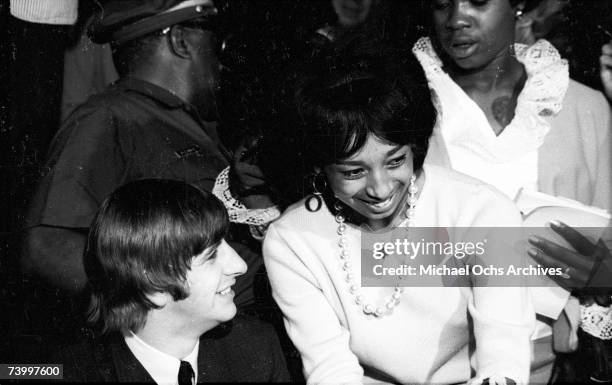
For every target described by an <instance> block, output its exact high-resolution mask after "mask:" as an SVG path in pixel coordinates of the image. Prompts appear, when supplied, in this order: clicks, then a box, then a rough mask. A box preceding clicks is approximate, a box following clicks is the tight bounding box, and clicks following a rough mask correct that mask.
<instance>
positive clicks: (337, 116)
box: [293, 37, 436, 186]
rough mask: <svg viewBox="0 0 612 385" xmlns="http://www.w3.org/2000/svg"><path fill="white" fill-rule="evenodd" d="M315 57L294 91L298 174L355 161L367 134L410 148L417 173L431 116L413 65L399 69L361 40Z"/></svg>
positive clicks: (424, 88) (425, 89) (372, 43)
mask: <svg viewBox="0 0 612 385" xmlns="http://www.w3.org/2000/svg"><path fill="white" fill-rule="evenodd" d="M317 55H319V56H318V57H316V58H315V60H314V61H313V63H312V65H311V66H310V68H308V69H307V70H306V71H305V72H303V74H302V75H301V76H299V77H298V81H297V87H296V90H295V105H296V115H295V121H294V122H293V124H294V125H295V127H297V128H298V136H299V138H300V139H301V147H302V149H303V151H301V154H302V161H301V163H302V166H303V173H304V174H308V173H312V172H313V170H314V168H315V167H321V168H322V167H324V166H326V165H329V164H332V163H334V162H336V161H338V160H341V159H345V158H348V157H350V156H352V155H354V154H355V153H357V152H358V151H359V150H360V149H361V148H362V147H363V146H364V144H365V142H366V140H367V137H368V135H370V134H373V135H375V136H376V137H378V138H380V139H382V140H384V141H386V142H389V143H395V144H400V145H408V146H410V148H411V150H412V153H413V162H414V165H413V167H414V169H415V170H420V169H421V167H422V165H423V161H424V159H425V154H426V153H427V147H428V142H429V137H430V136H431V133H432V130H433V127H434V125H435V122H436V110H435V108H434V105H433V103H432V100H431V93H430V91H429V88H428V85H427V80H426V78H425V75H424V73H423V70H422V69H421V67H420V65H419V64H418V63H417V61H416V59H414V58H412V57H410V58H408V59H406V58H405V59H404V60H403V61H401V63H403V64H402V66H401V68H399V66H398V65H397V63H400V60H398V59H397V58H395V57H394V56H393V55H392V54H391V53H390V52H389V51H388V50H387V48H386V47H385V46H384V45H382V44H381V43H380V42H376V41H371V40H367V39H366V38H363V37H353V38H352V39H351V40H348V41H346V42H339V43H338V45H332V46H330V47H328V48H327V49H326V50H325V49H324V50H322V51H321V52H319V53H318V54H317ZM305 185H306V186H308V185H309V184H308V183H306V184H305Z"/></svg>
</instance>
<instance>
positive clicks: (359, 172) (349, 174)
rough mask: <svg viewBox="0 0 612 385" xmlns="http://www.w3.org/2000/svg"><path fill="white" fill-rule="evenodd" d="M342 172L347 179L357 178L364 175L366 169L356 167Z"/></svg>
mask: <svg viewBox="0 0 612 385" xmlns="http://www.w3.org/2000/svg"><path fill="white" fill-rule="evenodd" d="M341 173H342V176H343V177H344V178H345V179H357V178H361V177H362V176H363V173H364V170H363V169H361V168H355V169H352V170H345V171H341Z"/></svg>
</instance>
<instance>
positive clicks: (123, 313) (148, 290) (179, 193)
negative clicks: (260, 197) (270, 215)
mask: <svg viewBox="0 0 612 385" xmlns="http://www.w3.org/2000/svg"><path fill="white" fill-rule="evenodd" d="M228 227H229V220H228V217H227V212H226V210H225V208H224V207H223V204H222V203H221V202H219V200H218V199H217V198H215V197H214V196H213V195H211V194H209V193H206V192H203V191H200V190H199V189H197V188H195V187H193V186H191V185H189V184H187V183H184V182H180V181H174V180H161V179H143V180H138V181H134V182H130V183H127V184H125V185H124V186H122V187H119V188H118V189H117V190H115V191H114V192H113V193H112V194H111V195H110V196H109V197H108V198H107V199H106V200H105V201H104V202H103V203H102V206H101V207H100V209H99V210H98V213H97V214H96V217H95V219H94V221H93V224H92V226H91V228H90V230H89V235H88V241H87V246H86V249H85V255H84V264H85V271H86V273H87V278H88V284H89V289H90V291H91V302H90V306H89V312H88V313H89V314H88V320H89V322H90V323H91V324H92V325H94V326H97V327H99V328H100V330H101V332H102V333H106V332H110V331H121V330H127V329H130V330H132V331H134V332H136V331H138V330H139V329H140V328H141V327H142V326H143V325H144V323H145V321H146V317H147V313H148V311H149V310H151V309H155V308H157V307H156V305H155V304H154V303H153V302H152V301H151V300H150V299H149V298H148V297H147V294H153V293H156V292H166V293H168V294H170V295H172V297H173V298H174V300H180V299H184V298H186V297H187V296H188V295H189V288H188V287H187V284H186V275H187V271H188V270H189V269H190V267H191V261H192V258H193V257H194V256H196V255H199V254H201V253H202V252H203V251H204V250H206V249H209V248H211V250H212V248H214V247H216V246H217V245H218V244H219V243H220V242H221V240H222V239H223V237H224V236H225V234H226V233H227V230H228Z"/></svg>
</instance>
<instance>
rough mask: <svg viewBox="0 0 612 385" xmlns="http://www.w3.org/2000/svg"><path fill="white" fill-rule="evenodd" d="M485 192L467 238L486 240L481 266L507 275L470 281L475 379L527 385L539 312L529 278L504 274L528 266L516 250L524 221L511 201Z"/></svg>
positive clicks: (524, 255)
mask: <svg viewBox="0 0 612 385" xmlns="http://www.w3.org/2000/svg"><path fill="white" fill-rule="evenodd" d="M487 190H488V189H485V191H483V192H482V194H479V195H480V196H479V197H477V198H478V202H476V201H475V204H477V205H478V206H480V207H481V208H482V211H481V212H480V213H477V214H476V215H475V216H474V218H473V221H472V224H471V226H470V227H471V229H470V231H469V233H470V237H474V236H476V235H477V236H478V237H480V238H484V239H487V243H486V246H485V254H484V255H483V256H482V257H481V261H480V262H481V263H482V264H483V265H485V266H489V265H493V266H499V267H503V268H504V273H503V274H501V275H494V274H490V275H479V276H474V277H472V278H473V283H474V287H473V288H472V290H471V297H470V298H469V301H468V309H469V312H470V315H471V316H472V319H473V328H474V336H475V338H476V362H475V364H476V378H477V379H485V378H490V379H491V380H490V383H491V384H493V383H494V382H495V380H499V379H502V378H503V377H506V378H509V379H511V380H513V381H515V382H516V383H527V382H528V381H529V368H530V362H531V335H532V334H533V331H534V327H535V310H534V308H533V304H532V301H531V294H530V292H529V288H528V287H527V286H528V283H527V280H526V279H525V277H523V276H521V275H517V276H515V275H507V274H505V273H506V272H508V271H510V267H511V266H512V267H514V268H521V267H524V266H526V263H527V254H526V251H524V250H522V249H520V248H517V247H516V246H517V244H519V243H518V242H519V241H520V240H521V239H522V237H523V230H522V228H521V226H522V220H521V216H520V213H519V212H518V210H517V209H516V207H515V205H514V204H513V203H512V202H511V201H510V200H508V199H507V198H506V197H503V196H501V194H499V193H497V192H492V191H491V190H488V191H487ZM475 198H476V197H475Z"/></svg>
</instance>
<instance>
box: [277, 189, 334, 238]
mask: <svg viewBox="0 0 612 385" xmlns="http://www.w3.org/2000/svg"><path fill="white" fill-rule="evenodd" d="M318 205H319V204H318V203H317V202H316V201H315V199H314V198H311V197H306V198H304V199H301V200H299V201H298V202H296V203H294V204H292V205H290V206H289V207H287V209H285V211H284V212H283V213H282V214H281V216H280V218H278V219H277V220H275V221H274V222H273V223H272V224H271V225H270V226H271V227H272V228H275V229H288V230H296V229H299V230H300V231H304V230H307V229H316V228H320V227H321V226H325V225H330V224H333V223H335V222H334V218H333V216H332V215H331V213H330V212H329V210H328V209H327V206H326V205H325V203H324V202H323V201H321V204H320V207H319V208H318V210H312V211H311V210H309V209H308V207H310V208H312V209H314V208H317V206H318Z"/></svg>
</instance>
